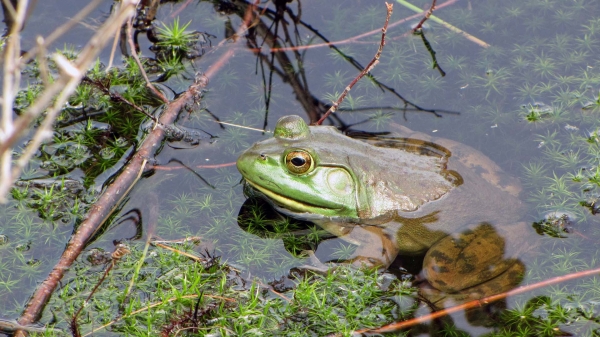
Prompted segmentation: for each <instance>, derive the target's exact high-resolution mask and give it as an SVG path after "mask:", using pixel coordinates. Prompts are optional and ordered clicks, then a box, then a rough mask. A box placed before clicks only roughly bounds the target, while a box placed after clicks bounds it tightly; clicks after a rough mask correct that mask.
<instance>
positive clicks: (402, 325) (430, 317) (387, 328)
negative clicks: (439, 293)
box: [355, 268, 600, 334]
mask: <svg viewBox="0 0 600 337" xmlns="http://www.w3.org/2000/svg"><path fill="white" fill-rule="evenodd" d="M594 274H600V268H596V269H591V270H586V271H582V272H577V273H573V274H568V275H564V276H557V277H553V278H551V279H548V280H545V281H542V282H538V283H534V284H530V285H526V286H522V287H518V288H516V289H513V290H511V291H507V292H504V293H501V294H497V295H493V296H488V297H484V298H482V299H480V300H474V301H470V302H467V303H464V304H461V305H457V306H455V307H451V308H448V309H443V310H440V311H436V312H434V313H431V314H429V315H425V316H421V317H415V318H413V319H409V320H406V321H403V322H396V323H392V324H388V325H386V326H383V327H381V328H377V329H361V330H358V331H355V332H356V333H358V334H365V333H384V332H392V331H397V330H400V329H406V328H409V327H412V326H415V325H417V324H420V323H424V322H428V321H431V320H433V319H436V318H439V317H443V316H447V315H450V314H453V313H455V312H459V311H464V310H467V309H472V308H479V307H482V306H485V305H488V304H490V303H492V302H496V301H499V300H502V299H504V298H507V297H509V296H514V295H518V294H522V293H526V292H529V291H532V290H534V289H538V288H542V287H547V286H551V285H553V284H557V283H561V282H566V281H570V280H574V279H577V278H581V277H585V276H592V275H594Z"/></svg>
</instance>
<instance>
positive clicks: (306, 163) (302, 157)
mask: <svg viewBox="0 0 600 337" xmlns="http://www.w3.org/2000/svg"><path fill="white" fill-rule="evenodd" d="M285 166H286V167H287V169H288V170H289V171H290V172H292V173H295V174H303V173H307V172H308V171H309V170H310V169H311V168H312V166H313V160H312V157H311V156H310V154H309V153H308V152H306V151H298V150H296V151H292V152H290V153H288V154H287V155H286V156H285Z"/></svg>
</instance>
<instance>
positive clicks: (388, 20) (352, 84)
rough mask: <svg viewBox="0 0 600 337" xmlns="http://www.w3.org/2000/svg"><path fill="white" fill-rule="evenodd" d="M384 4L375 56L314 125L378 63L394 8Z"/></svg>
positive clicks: (319, 123)
mask: <svg viewBox="0 0 600 337" xmlns="http://www.w3.org/2000/svg"><path fill="white" fill-rule="evenodd" d="M385 6H386V7H387V15H386V17H385V23H384V24H383V28H382V29H381V43H380V44H379V49H377V53H375V56H374V57H373V59H372V60H371V62H369V64H367V66H366V67H365V69H363V70H362V71H361V72H360V74H358V76H356V78H355V79H354V80H352V82H350V84H349V85H348V86H347V87H346V89H344V92H342V94H341V95H340V97H338V99H337V101H335V102H333V105H331V108H329V110H327V112H326V113H325V114H324V115H323V117H321V119H319V120H318V121H317V122H316V123H315V125H321V124H322V123H323V121H324V120H325V119H327V117H329V115H331V114H332V113H334V112H335V111H336V110H337V108H338V107H339V106H340V104H342V101H343V100H344V98H346V95H348V93H349V92H350V90H351V89H352V87H354V85H355V84H356V83H357V82H358V81H359V80H360V79H361V78H363V77H364V76H365V75H366V74H367V73H369V72H370V71H371V70H373V68H375V66H376V65H377V63H379V57H380V56H381V52H383V46H385V33H386V32H387V26H388V23H389V22H390V16H392V11H393V9H394V5H393V4H388V3H387V2H386V3H385Z"/></svg>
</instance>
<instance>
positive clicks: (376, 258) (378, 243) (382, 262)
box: [319, 222, 399, 268]
mask: <svg viewBox="0 0 600 337" xmlns="http://www.w3.org/2000/svg"><path fill="white" fill-rule="evenodd" d="M319 226H321V227H323V229H325V230H326V231H328V232H330V233H332V234H334V235H336V236H337V237H339V238H340V239H342V240H344V241H346V242H349V243H352V244H354V245H356V246H358V247H357V249H356V250H355V251H354V253H353V254H352V256H351V257H350V258H349V259H348V262H351V263H352V264H353V265H355V266H357V267H367V268H371V267H383V268H387V267H388V266H389V265H390V264H391V263H392V262H393V261H394V259H395V258H396V256H397V255H398V251H399V250H398V245H397V244H396V239H395V235H394V234H395V233H393V231H394V230H393V229H391V228H384V227H379V226H375V225H359V224H340V223H336V222H321V223H319Z"/></svg>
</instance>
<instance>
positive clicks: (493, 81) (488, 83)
mask: <svg viewBox="0 0 600 337" xmlns="http://www.w3.org/2000/svg"><path fill="white" fill-rule="evenodd" d="M509 77H510V72H509V71H508V69H506V68H500V69H498V70H492V69H488V70H486V72H485V75H484V76H477V82H479V84H480V85H481V87H482V88H483V89H484V90H486V95H485V98H486V99H487V98H489V96H490V95H491V94H492V93H493V92H495V93H497V94H503V93H504V89H505V88H506V86H507V85H508V79H509Z"/></svg>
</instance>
